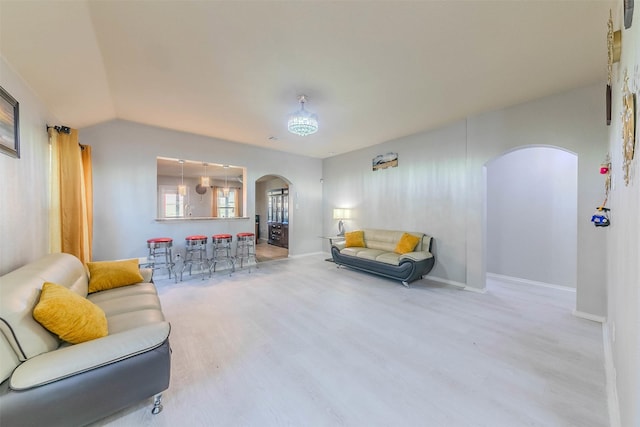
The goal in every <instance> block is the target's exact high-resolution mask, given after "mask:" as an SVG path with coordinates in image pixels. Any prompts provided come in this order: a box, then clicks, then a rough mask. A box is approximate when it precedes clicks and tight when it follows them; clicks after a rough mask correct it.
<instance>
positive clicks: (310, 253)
mask: <svg viewBox="0 0 640 427" xmlns="http://www.w3.org/2000/svg"><path fill="white" fill-rule="evenodd" d="M324 254H325V252H305V253H303V254H296V255H291V253H289V258H304V257H308V256H312V255H324Z"/></svg>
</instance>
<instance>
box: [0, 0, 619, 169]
mask: <svg viewBox="0 0 640 427" xmlns="http://www.w3.org/2000/svg"><path fill="white" fill-rule="evenodd" d="M620 4H621V2H620V1H617V2H612V1H609V0H600V1H598V0H591V1H580V0H572V1H561V0H557V1H534V0H529V1H526V0H520V1H516V0H513V1H483V0H475V1H456V0H443V1H412V2H404V1H375V2H374V1H293V0H292V1H264V0H263V1H190V0H183V1H93V0H91V1H71V0H65V1H49V0H46V1H44V0H31V1H6V0H0V54H1V55H2V56H3V57H4V58H5V59H6V60H7V61H8V62H9V63H10V64H11V66H12V67H13V68H14V69H15V70H16V71H17V72H18V73H19V74H20V75H21V76H22V77H23V78H24V80H25V81H26V82H27V84H28V85H29V86H31V88H33V90H34V91H35V92H36V94H37V95H38V96H39V97H40V98H41V99H42V101H43V102H44V103H45V105H46V106H47V107H48V108H49V109H50V110H51V111H52V113H53V114H55V116H56V117H57V119H58V120H59V121H60V123H59V124H62V125H66V126H71V127H74V128H82V127H86V126H90V125H93V124H96V123H100V122H104V121H108V120H111V119H115V118H119V119H124V120H130V121H134V122H139V123H145V124H150V125H155V126H160V127H164V128H170V129H176V130H180V131H186V132H192V133H196V134H201V135H207V136H212V137H217V138H221V139H225V140H230V141H236V142H240V143H246V144H253V145H258V146H262V147H267V148H272V149H276V150H282V151H288V152H292V153H297V154H302V155H307V156H312V157H318V158H325V157H329V156H331V155H334V154H340V153H344V152H347V151H352V150H355V149H358V148H362V147H365V146H370V145H374V144H378V143H381V142H384V141H388V140H392V139H395V138H398V137H402V136H405V135H410V134H413V133H416V132H420V131H424V130H428V129H432V128H435V127H439V126H442V125H444V124H447V123H450V122H452V121H455V120H459V119H462V118H464V117H466V116H469V115H473V114H476V113H479V112H482V111H487V110H493V109H498V108H502V107H505V106H509V105H513V104H517V103H521V102H525V101H527V100H530V99H535V98H540V97H544V96H547V95H550V94H553V93H557V92H561V91H565V90H570V89H573V88H577V87H582V86H586V85H590V84H594V83H598V82H603V84H604V81H605V79H606V60H607V55H606V52H607V51H606V31H607V19H608V16H609V8H612V7H620ZM614 15H616V14H615V13H614ZM623 43H624V40H623ZM0 77H1V76H0ZM299 94H306V95H308V97H309V101H308V103H307V104H306V107H307V109H308V110H309V111H311V112H314V113H316V114H318V116H319V121H320V130H319V131H318V133H316V134H314V135H310V136H307V137H299V136H294V135H291V134H288V133H287V130H286V117H287V115H288V114H289V113H291V112H293V111H295V110H296V109H297V108H298V103H297V95H299ZM603 98H604V88H603ZM18 101H19V100H18ZM603 115H604V107H603ZM270 136H275V137H277V138H278V140H277V141H269V139H268V138H269V137H270Z"/></svg>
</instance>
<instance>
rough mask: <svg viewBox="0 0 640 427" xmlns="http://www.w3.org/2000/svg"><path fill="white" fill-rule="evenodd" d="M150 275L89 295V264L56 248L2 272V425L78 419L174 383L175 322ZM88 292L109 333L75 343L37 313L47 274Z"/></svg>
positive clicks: (77, 290) (89, 419)
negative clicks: (52, 329)
mask: <svg viewBox="0 0 640 427" xmlns="http://www.w3.org/2000/svg"><path fill="white" fill-rule="evenodd" d="M141 273H142V275H143V278H144V281H143V283H138V284H133V285H130V286H124V287H120V288H115V289H110V290H106V291H101V292H96V293H93V294H89V295H87V292H88V275H87V270H86V269H85V266H84V265H83V264H82V263H81V262H80V261H79V260H78V259H77V258H76V257H74V256H72V255H68V254H51V255H48V256H45V257H43V258H41V259H39V260H37V261H35V262H32V263H30V264H27V265H25V266H24V267H22V268H19V269H18V270H15V271H13V272H11V273H8V274H6V275H4V276H2V277H0V381H1V384H0V425H1V426H2V427H11V426H45V425H46V426H57V425H60V426H72V425H73V426H76V425H85V424H88V423H91V422H93V421H96V420H98V419H100V418H102V417H105V416H107V415H109V414H111V413H113V412H115V411H118V410H120V409H122V408H125V407H126V406H129V405H131V404H135V403H138V402H139V401H141V400H143V399H146V398H149V397H152V396H154V395H155V396H156V399H155V402H154V408H153V410H152V412H154V413H157V412H159V411H160V410H161V408H162V406H161V404H160V398H161V395H160V393H161V392H162V391H164V390H166V389H167V388H168V386H169V376H170V366H171V360H170V353H171V350H170V347H169V332H170V325H169V323H168V322H167V321H166V320H165V318H164V315H163V313H162V309H161V307H160V300H159V298H158V295H157V292H156V288H155V286H154V284H153V283H150V280H151V270H148V269H144V270H141ZM45 281H46V282H53V283H56V284H58V285H62V286H64V287H66V288H68V289H70V290H72V291H73V292H75V293H77V294H79V295H81V296H82V297H86V298H87V299H89V300H90V301H91V302H93V303H94V304H96V305H98V306H99V307H100V308H101V309H102V310H103V311H104V313H105V314H106V318H107V322H108V335H107V336H104V337H102V338H97V339H93V340H90V341H86V342H82V343H80V344H69V343H66V342H63V341H61V340H60V339H59V338H58V337H57V336H56V335H55V334H53V333H51V332H49V331H48V330H47V329H45V328H44V327H43V326H42V325H41V324H40V323H38V322H37V321H36V320H34V318H33V316H32V312H33V308H34V306H35V305H36V303H37V302H38V300H39V295H40V289H41V288H42V285H43V282H45Z"/></svg>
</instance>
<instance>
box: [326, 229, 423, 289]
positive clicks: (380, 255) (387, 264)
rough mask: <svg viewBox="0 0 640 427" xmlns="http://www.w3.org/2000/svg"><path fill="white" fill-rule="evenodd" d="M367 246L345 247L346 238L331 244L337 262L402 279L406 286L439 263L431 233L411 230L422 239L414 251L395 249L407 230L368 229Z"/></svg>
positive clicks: (366, 234)
mask: <svg viewBox="0 0 640 427" xmlns="http://www.w3.org/2000/svg"><path fill="white" fill-rule="evenodd" d="M362 231H363V233H364V243H365V247H345V241H340V242H334V243H333V244H332V246H331V256H332V258H333V262H335V263H336V264H338V267H340V266H345V267H351V268H355V269H358V270H362V271H366V272H368V273H373V274H377V275H380V276H384V277H388V278H390V279H395V280H400V281H401V282H402V284H403V285H405V286H409V283H411V282H413V281H415V280H418V279H421V278H422V277H423V276H424V275H426V274H427V273H429V271H431V269H432V268H433V266H434V264H435V257H434V255H433V254H432V253H431V244H432V240H433V239H432V238H431V236H427V235H426V234H424V233H420V232H407V233H408V234H411V235H414V236H416V237H418V238H419V239H420V240H419V242H418V244H417V246H416V247H415V249H414V250H413V251H412V252H409V253H405V254H398V253H396V252H394V249H395V248H396V245H397V244H398V241H400V239H401V237H402V235H403V234H404V233H405V232H404V231H394V230H377V229H364V230H362Z"/></svg>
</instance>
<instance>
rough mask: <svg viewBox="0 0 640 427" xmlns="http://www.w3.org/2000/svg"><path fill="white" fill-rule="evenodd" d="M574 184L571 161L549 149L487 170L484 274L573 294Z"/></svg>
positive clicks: (515, 154)
mask: <svg viewBox="0 0 640 427" xmlns="http://www.w3.org/2000/svg"><path fill="white" fill-rule="evenodd" d="M577 178H578V158H577V157H576V155H575V154H572V153H569V152H567V151H564V150H560V149H556V148H552V147H527V148H524V149H520V150H515V151H511V152H509V153H506V154H505V155H503V156H501V157H499V158H497V159H495V160H492V161H491V162H489V163H488V164H487V272H490V273H494V274H499V275H502V276H508V277H512V278H518V279H526V280H528V281H534V282H542V283H546V284H550V285H560V286H568V287H572V288H575V286H576V275H577V268H576V262H577V256H578V255H577V230H578V224H577V221H578V212H577V208H578V182H577ZM532 261H533V262H532Z"/></svg>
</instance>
